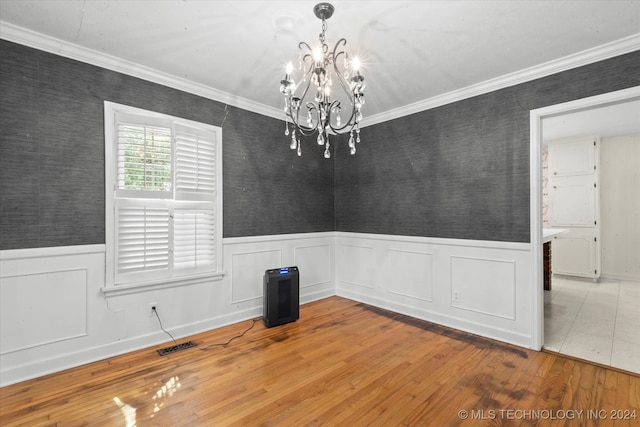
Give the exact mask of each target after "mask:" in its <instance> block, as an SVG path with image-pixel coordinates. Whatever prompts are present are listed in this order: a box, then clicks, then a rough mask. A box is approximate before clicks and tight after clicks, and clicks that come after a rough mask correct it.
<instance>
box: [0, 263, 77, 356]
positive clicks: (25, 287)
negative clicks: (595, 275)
mask: <svg viewBox="0 0 640 427" xmlns="http://www.w3.org/2000/svg"><path fill="white" fill-rule="evenodd" d="M87 274H88V272H87V269H76V270H57V271H55V270H54V271H47V272H42V273H37V274H27V275H23V276H9V277H4V276H3V277H1V278H0V337H1V338H2V339H1V340H0V354H5V353H10V352H14V351H19V350H24V349H27V348H31V347H36V346H41V345H45V344H51V343H55V342H59V341H64V340H68V339H73V338H78V337H82V336H85V335H87Z"/></svg>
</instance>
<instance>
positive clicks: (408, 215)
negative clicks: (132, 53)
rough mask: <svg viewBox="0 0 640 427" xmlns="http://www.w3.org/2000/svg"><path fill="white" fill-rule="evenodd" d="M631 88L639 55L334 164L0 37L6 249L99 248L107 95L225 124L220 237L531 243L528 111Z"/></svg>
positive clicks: (221, 109) (196, 102) (380, 128)
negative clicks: (312, 235)
mask: <svg viewBox="0 0 640 427" xmlns="http://www.w3.org/2000/svg"><path fill="white" fill-rule="evenodd" d="M636 85H640V52H634V53H631V54H628V55H623V56H620V57H617V58H612V59H609V60H606V61H602V62H600V63H596V64H591V65H588V66H584V67H580V68H578V69H575V70H570V71H566V72H563V73H560V74H556V75H553V76H549V77H546V78H543V79H538V80H535V81H532V82H528V83H524V84H520V85H517V86H514V87H511V88H506V89H502V90H499V91H495V92H492V93H489V94H485V95H481V96H477V97H474V98H470V99H466V100H463V101H459V102H456V103H453V104H449V105H446V106H442V107H439V108H435V109H432V110H428V111H424V112H421V113H416V114H413V115H411V116H408V117H403V118H400V119H396V120H393V121H390V122H387V123H381V124H378V125H374V126H370V127H366V128H364V129H363V130H362V134H361V136H362V143H361V145H360V147H359V149H358V154H357V155H356V156H350V155H349V154H347V150H346V147H345V142H344V140H343V141H342V143H338V144H335V143H334V148H335V147H336V146H337V153H336V155H335V156H334V157H333V158H332V159H333V160H326V159H324V158H323V157H322V155H321V151H322V147H318V146H317V144H315V142H314V141H310V142H307V143H306V144H305V145H304V146H303V149H304V154H303V157H302V158H298V157H297V156H296V155H295V153H294V152H293V151H291V150H289V148H288V139H287V138H286V137H285V136H284V134H283V131H284V123H283V122H282V121H279V120H276V119H272V118H268V117H265V116H261V115H258V114H254V113H251V112H248V111H245V110H241V109H237V108H233V107H227V106H225V105H224V104H221V103H219V102H215V101H211V100H209V99H206V98H202V97H198V96H195V95H192V94H188V93H185V92H181V91H178V90H175V89H171V88H168V87H164V86H161V85H158V84H154V83H150V82H147V81H144V80H141V79H137V78H134V77H130V76H127V75H123V74H120V73H116V72H113V71H109V70H105V69H102V68H99V67H95V66H92V65H88V64H84V63H81V62H77V61H74V60H70V59H66V58H63V57H59V56H56V55H53V54H49V53H46V52H42V51H39V50H35V49H31V48H28V47H25V46H21V45H17V44H14V43H11V42H7V41H4V40H0V94H1V97H0V249H17V248H33V247H50V246H65V245H82V244H96V243H104V241H105V240H104V129H103V127H104V125H103V102H104V101H105V100H109V101H113V102H118V103H121V104H127V105H131V106H134V107H139V108H144V109H148V110H152V111H158V112H161V113H166V114H171V115H175V116H178V117H183V118H186V119H190V120H196V121H200V122H204V123H209V124H213V125H216V126H222V132H223V151H224V157H223V170H224V182H223V185H224V236H225V237H238V236H257V235H270V234H284V233H305V232H316V231H331V230H338V231H352V232H363V233H380V234H395V235H416V236H429V237H449V238H460V239H479V240H495V241H513V242H528V241H529V111H530V110H532V109H535V108H540V107H543V106H547V105H552V104H557V103H561V102H565V101H570V100H574V99H579V98H583V97H588V96H592V95H597V94H601V93H605V92H609V91H613V90H619V89H623V88H627V87H631V86H636ZM372 90H373V89H372Z"/></svg>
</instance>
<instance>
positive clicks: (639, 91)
mask: <svg viewBox="0 0 640 427" xmlns="http://www.w3.org/2000/svg"><path fill="white" fill-rule="evenodd" d="M632 102H640V87H634V88H630V89H625V90H622V91H617V92H612V93H608V94H604V95H599V96H595V97H591V98H585V99H580V100H577V101H572V102H568V103H564V104H558V105H553V106H549V107H545V108H542V109H538V110H533V111H531V121H530V124H531V145H530V148H531V151H530V161H531V170H530V172H531V203H530V208H531V210H530V213H531V247H532V267H533V272H532V277H533V284H534V286H536V289H535V291H534V301H533V306H534V316H533V318H534V325H533V341H534V345H533V347H534V348H537V349H542V348H543V347H544V346H545V299H546V300H547V307H549V303H550V299H551V298H550V295H545V291H543V285H542V282H543V280H542V270H543V268H542V259H543V257H542V228H543V227H542V155H541V153H542V148H543V145H544V143H545V140H548V139H556V138H559V137H562V136H569V134H570V133H572V132H574V135H575V133H576V132H580V133H583V134H584V133H592V132H593V133H599V132H597V129H584V127H583V128H581V129H580V131H578V130H572V129H571V126H572V120H573V119H575V118H576V117H577V116H578V115H580V114H595V113H597V111H598V110H600V109H603V108H619V107H621V106H624V105H627V104H629V103H632ZM610 116H611V117H614V118H618V119H622V118H623V115H622V114H613V115H610ZM625 120H626V122H627V123H619V124H618V125H617V126H618V127H623V126H631V127H633V126H634V125H635V126H637V125H638V120H637V116H636V118H635V120H633V123H629V122H630V120H629V119H628V118H627V119H625ZM589 123H590V124H593V125H595V124H596V121H595V120H594V119H590V120H589ZM558 124H560V125H561V126H559V127H558V126H556V125H558ZM634 129H635V128H634ZM560 131H562V132H568V133H565V134H564V135H561V134H559V133H557V132H560ZM633 132H636V133H637V132H638V131H637V130H631V131H630V133H633ZM594 283H599V282H593V281H589V280H586V281H585V280H584V279H583V283H580V282H577V283H576V282H575V280H574V279H573V278H570V277H568V278H560V279H559V280H558V283H557V288H562V287H563V286H564V287H565V294H567V295H568V294H570V293H571V290H572V289H575V290H577V292H582V301H581V302H582V303H584V301H586V300H587V295H588V293H589V292H590V291H591V290H594V289H592V288H591V287H592V286H594ZM607 289H608V292H619V289H620V287H619V284H615V283H613V284H612V283H610V281H607V280H604V281H602V283H601V284H600V285H598V286H597V289H595V290H594V293H593V295H594V296H595V297H594V298H596V299H597V292H595V291H596V290H597V291H598V292H600V291H603V290H607ZM610 297H611V296H610ZM578 298H579V297H578ZM600 305H604V304H600ZM581 307H582V306H579V307H578V306H574V307H573V309H574V310H575V311H576V313H578V312H579V310H580V308H581ZM588 310H589V308H586V309H585V311H588ZM572 321H573V322H575V321H576V319H575V318H574V319H573V320H572ZM577 321H578V322H580V321H582V320H577ZM594 321H595V322H597V320H594ZM547 325H549V323H547ZM636 330H637V329H636ZM554 345H555V346H556V347H557V342H556V343H552V342H550V343H549V347H551V348H550V350H552V351H555V350H558V348H553V347H554ZM576 357H580V355H576ZM581 358H586V357H584V356H583V357H581ZM594 361H595V362H599V363H602V362H603V360H602V359H601V360H594ZM605 364H607V363H605ZM633 366H635V365H633ZM623 369H628V368H625V367H623Z"/></svg>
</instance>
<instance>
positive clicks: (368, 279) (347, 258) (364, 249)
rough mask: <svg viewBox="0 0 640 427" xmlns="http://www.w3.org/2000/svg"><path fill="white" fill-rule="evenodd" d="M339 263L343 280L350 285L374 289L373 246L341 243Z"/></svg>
mask: <svg viewBox="0 0 640 427" xmlns="http://www.w3.org/2000/svg"><path fill="white" fill-rule="evenodd" d="M337 251H338V253H339V254H340V256H338V258H337V265H338V269H339V271H340V277H341V280H342V281H343V282H344V283H348V284H350V285H355V286H359V287H362V288H369V289H373V248H372V247H370V246H362V245H357V244H346V243H342V244H340V248H338V250H337Z"/></svg>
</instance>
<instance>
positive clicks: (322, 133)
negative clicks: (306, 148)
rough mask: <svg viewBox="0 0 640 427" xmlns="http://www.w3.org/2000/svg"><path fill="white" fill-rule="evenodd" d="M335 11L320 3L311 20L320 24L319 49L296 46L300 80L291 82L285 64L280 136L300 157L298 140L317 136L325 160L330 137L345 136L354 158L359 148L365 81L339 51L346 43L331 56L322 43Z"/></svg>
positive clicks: (339, 44)
mask: <svg viewBox="0 0 640 427" xmlns="http://www.w3.org/2000/svg"><path fill="white" fill-rule="evenodd" d="M333 11H334V8H333V6H332V5H331V4H329V3H319V4H317V5H316V6H315V7H314V8H313V12H314V14H315V15H316V16H317V17H318V18H319V19H321V20H322V32H321V33H320V36H319V43H318V44H317V45H316V46H314V47H313V48H312V47H311V46H309V45H308V44H307V43H305V42H300V43H299V44H298V48H299V49H300V52H299V56H298V66H297V71H298V72H299V73H301V74H302V80H300V81H299V82H298V83H296V82H295V81H294V80H293V78H292V77H291V73H292V71H293V65H292V63H291V62H289V63H288V64H287V67H286V74H285V77H284V80H282V81H281V82H280V91H281V92H282V93H283V94H284V112H285V127H286V128H285V135H287V136H289V135H291V144H290V148H291V149H292V150H297V153H298V156H301V155H302V150H301V147H300V135H304V136H311V135H314V134H316V133H317V135H318V137H317V142H318V145H324V147H325V150H324V157H325V158H327V159H328V158H330V157H331V151H330V147H331V145H330V141H329V135H339V134H344V133H347V132H348V133H349V151H350V153H351V154H355V153H356V144H357V143H359V142H360V122H361V120H362V112H361V111H360V110H361V108H362V106H363V105H364V93H363V90H364V87H365V84H364V77H363V76H362V75H361V74H360V61H359V60H358V58H353V59H351V58H350V57H349V55H348V54H347V53H346V52H345V51H344V50H343V49H344V46H345V45H346V44H347V40H346V39H344V38H341V39H340V40H338V42H337V43H336V44H335V46H334V48H333V50H329V46H327V44H326V43H325V32H326V30H327V22H326V21H327V19H329V18H331V16H332V15H333Z"/></svg>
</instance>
